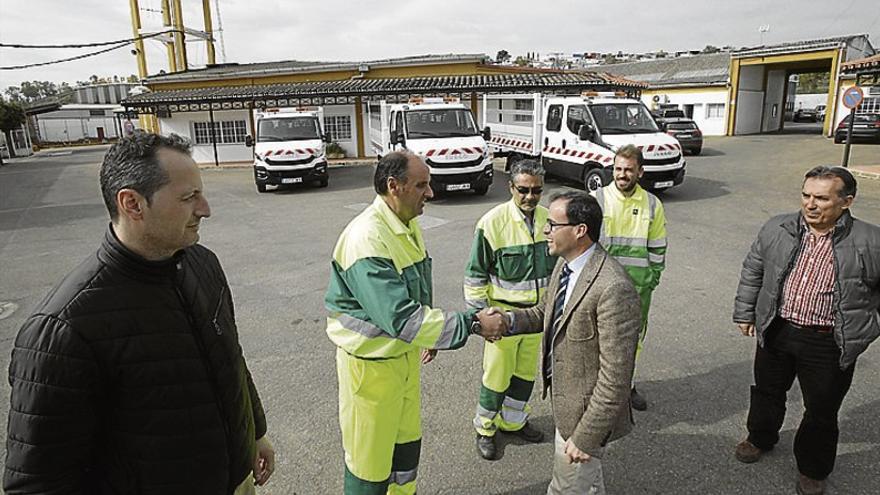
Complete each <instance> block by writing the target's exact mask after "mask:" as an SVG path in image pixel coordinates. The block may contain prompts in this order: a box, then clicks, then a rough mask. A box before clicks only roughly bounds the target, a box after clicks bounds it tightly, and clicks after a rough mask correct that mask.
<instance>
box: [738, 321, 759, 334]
mask: <svg viewBox="0 0 880 495" xmlns="http://www.w3.org/2000/svg"><path fill="white" fill-rule="evenodd" d="M736 326H738V327H739V331H740V332H742V334H743V335H744V336H746V337H754V336H755V324H754V323H737V324H736Z"/></svg>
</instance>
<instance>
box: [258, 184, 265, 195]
mask: <svg viewBox="0 0 880 495" xmlns="http://www.w3.org/2000/svg"><path fill="white" fill-rule="evenodd" d="M257 192H261V193H264V192H266V184H264V183H262V182H257Z"/></svg>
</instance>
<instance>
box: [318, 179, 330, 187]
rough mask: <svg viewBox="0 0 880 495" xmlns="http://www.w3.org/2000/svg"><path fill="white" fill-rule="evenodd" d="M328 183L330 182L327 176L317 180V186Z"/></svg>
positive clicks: (325, 185) (323, 185) (324, 185)
mask: <svg viewBox="0 0 880 495" xmlns="http://www.w3.org/2000/svg"><path fill="white" fill-rule="evenodd" d="M328 184H330V179H329V178H327V177H324V178H323V179H321V180H319V181H318V187H327V185H328Z"/></svg>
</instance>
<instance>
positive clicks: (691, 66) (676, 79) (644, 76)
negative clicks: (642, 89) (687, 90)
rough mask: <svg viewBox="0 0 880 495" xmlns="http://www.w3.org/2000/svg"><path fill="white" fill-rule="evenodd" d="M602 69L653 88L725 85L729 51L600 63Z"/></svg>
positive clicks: (728, 65) (727, 77) (727, 73)
mask: <svg viewBox="0 0 880 495" xmlns="http://www.w3.org/2000/svg"><path fill="white" fill-rule="evenodd" d="M602 69H604V70H606V71H607V72H610V73H611V74H615V75H618V76H622V77H625V78H627V79H631V80H635V81H641V82H645V83H647V84H648V86H649V87H652V88H662V87H672V86H694V85H706V86H713V85H723V84H727V81H728V79H729V73H730V54H729V53H708V54H703V55H694V56H692V57H678V58H660V59H655V60H641V61H639V62H628V63H623V64H611V65H603V66H602Z"/></svg>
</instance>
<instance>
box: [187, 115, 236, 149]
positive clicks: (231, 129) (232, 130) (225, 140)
mask: <svg viewBox="0 0 880 495" xmlns="http://www.w3.org/2000/svg"><path fill="white" fill-rule="evenodd" d="M246 135H247V124H246V123H245V121H244V120H223V121H215V122H214V136H215V139H216V140H217V144H238V143H244V141H245V136H246ZM193 141H194V142H195V144H211V123H210V122H193Z"/></svg>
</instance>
